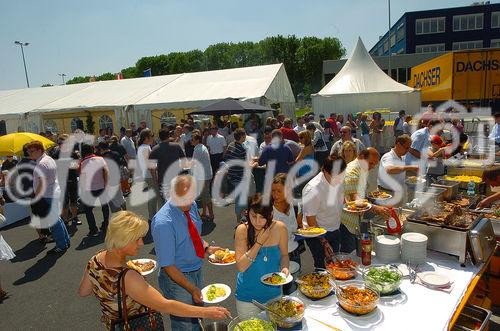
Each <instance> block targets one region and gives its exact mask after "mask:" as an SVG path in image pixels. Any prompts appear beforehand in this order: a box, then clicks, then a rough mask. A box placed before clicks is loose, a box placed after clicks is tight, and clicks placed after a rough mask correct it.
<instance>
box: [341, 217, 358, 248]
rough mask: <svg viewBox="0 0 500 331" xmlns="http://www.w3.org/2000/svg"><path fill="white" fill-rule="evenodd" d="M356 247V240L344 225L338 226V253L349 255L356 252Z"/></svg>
mask: <svg viewBox="0 0 500 331" xmlns="http://www.w3.org/2000/svg"><path fill="white" fill-rule="evenodd" d="M357 246H358V239H357V238H356V235H354V234H352V233H350V232H349V230H347V227H346V226H345V225H344V224H341V225H340V251H341V252H344V253H351V252H352V251H354V250H356V248H357Z"/></svg>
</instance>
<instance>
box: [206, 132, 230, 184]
mask: <svg viewBox="0 0 500 331" xmlns="http://www.w3.org/2000/svg"><path fill="white" fill-rule="evenodd" d="M218 131H219V128H218V127H217V126H216V125H213V126H212V127H211V128H210V135H209V136H208V137H207V147H208V151H209V152H210V164H211V166H212V173H214V174H215V173H217V170H219V165H220V163H221V162H222V159H223V156H224V153H225V152H226V148H227V142H226V138H224V137H223V136H222V135H221V134H219V133H218Z"/></svg>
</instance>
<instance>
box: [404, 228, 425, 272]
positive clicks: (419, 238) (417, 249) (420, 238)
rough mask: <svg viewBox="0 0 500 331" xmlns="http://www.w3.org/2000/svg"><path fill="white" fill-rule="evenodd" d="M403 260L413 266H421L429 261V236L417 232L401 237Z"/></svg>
mask: <svg viewBox="0 0 500 331" xmlns="http://www.w3.org/2000/svg"><path fill="white" fill-rule="evenodd" d="M401 260H402V261H403V262H409V263H411V264H421V263H424V262H425V261H426V260H427V236H426V235H424V234H421V233H417V232H408V233H404V234H403V235H402V236H401Z"/></svg>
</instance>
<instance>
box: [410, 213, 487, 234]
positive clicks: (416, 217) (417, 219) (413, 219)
mask: <svg viewBox="0 0 500 331" xmlns="http://www.w3.org/2000/svg"><path fill="white" fill-rule="evenodd" d="M422 213H423V211H421V210H417V211H416V212H414V213H413V214H411V215H409V216H408V217H407V218H406V220H407V221H409V222H414V223H421V224H426V225H429V226H434V227H438V228H445V229H453V230H458V231H469V230H470V229H472V228H474V227H475V226H476V224H477V223H478V222H479V221H480V220H481V219H482V218H483V217H482V216H481V215H479V216H477V215H473V216H475V219H474V220H473V221H472V222H471V223H470V225H469V226H468V227H465V228H464V227H460V226H454V225H448V224H444V223H440V222H432V221H424V220H421V219H420V217H421V216H422Z"/></svg>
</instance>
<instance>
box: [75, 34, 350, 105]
mask: <svg viewBox="0 0 500 331" xmlns="http://www.w3.org/2000/svg"><path fill="white" fill-rule="evenodd" d="M344 55H345V49H344V48H343V47H342V44H341V43H340V41H339V40H338V39H337V38H329V37H328V38H323V39H322V38H317V37H303V38H297V37H296V36H295V35H291V36H286V37H285V36H282V35H277V36H273V37H268V38H265V39H263V40H261V41H258V42H252V41H243V42H238V43H217V44H214V45H210V46H208V47H207V48H206V49H205V51H203V52H202V51H200V50H198V49H195V50H191V51H188V52H173V53H169V54H160V55H154V56H146V57H142V58H140V59H139V60H138V61H137V62H136V64H135V66H133V67H128V68H125V69H123V70H122V74H123V77H124V78H133V77H142V76H143V71H144V70H147V69H149V68H151V72H152V75H154V76H157V75H170V74H180V73H184V72H196V71H204V70H219V69H229V68H239V67H246V66H255V65H262V64H274V63H283V64H284V66H285V69H286V73H287V75H288V79H289V80H290V84H291V86H292V89H293V91H294V94H295V95H297V94H298V93H300V92H303V93H304V95H305V97H306V99H307V98H309V96H310V94H311V93H314V92H317V91H319V89H320V88H321V83H322V79H321V75H322V70H323V61H324V60H335V59H339V58H341V57H342V56H344ZM89 78H90V77H89V76H85V77H83V76H79V77H74V78H72V79H70V80H69V81H68V82H67V84H75V83H86V82H88V81H89ZM110 79H116V76H115V74H111V73H105V74H102V75H100V76H98V77H97V78H96V80H110Z"/></svg>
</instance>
